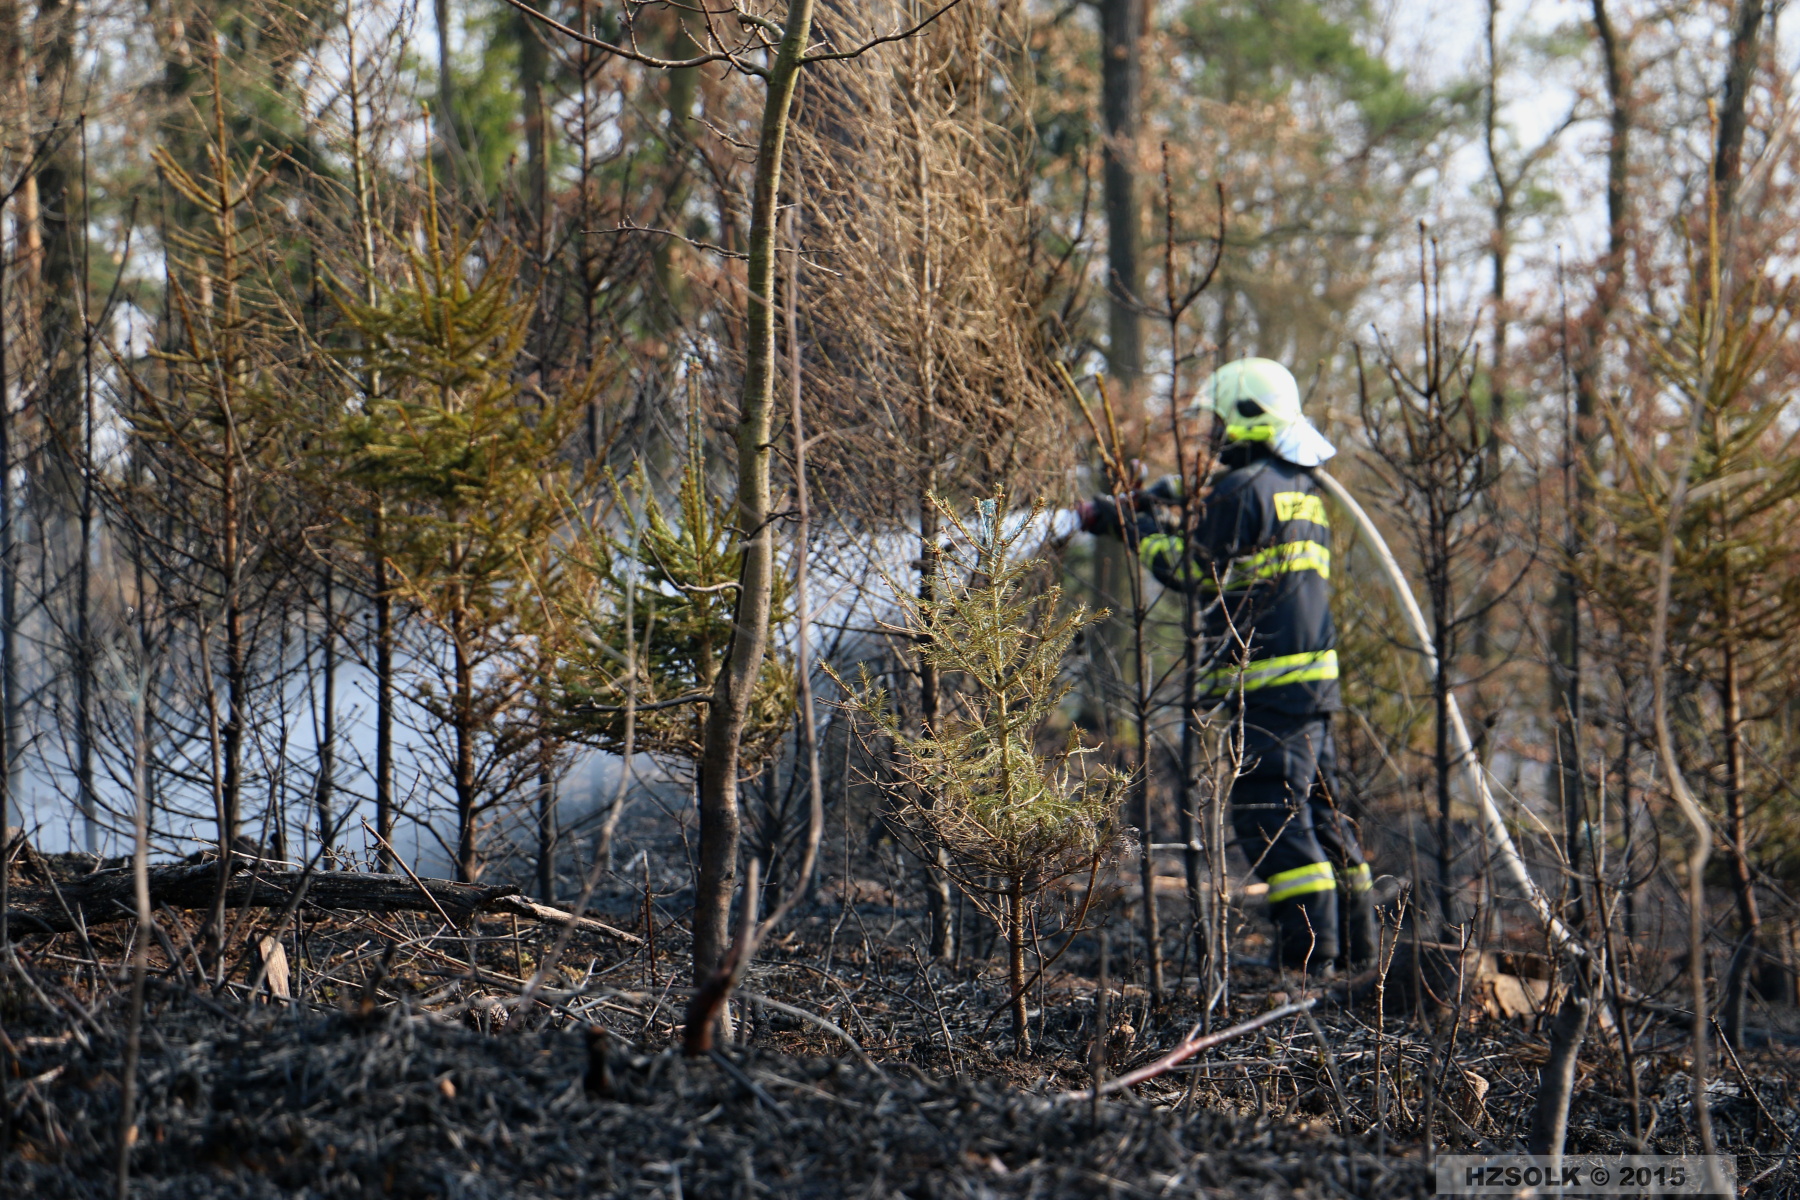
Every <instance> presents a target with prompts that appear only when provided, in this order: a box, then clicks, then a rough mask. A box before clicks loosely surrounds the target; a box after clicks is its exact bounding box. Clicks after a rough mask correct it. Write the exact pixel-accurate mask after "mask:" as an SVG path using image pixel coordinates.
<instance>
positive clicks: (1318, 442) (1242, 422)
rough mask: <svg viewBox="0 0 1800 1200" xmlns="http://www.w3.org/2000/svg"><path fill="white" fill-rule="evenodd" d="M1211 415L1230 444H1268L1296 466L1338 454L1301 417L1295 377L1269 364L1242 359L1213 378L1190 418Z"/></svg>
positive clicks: (1197, 395)
mask: <svg viewBox="0 0 1800 1200" xmlns="http://www.w3.org/2000/svg"><path fill="white" fill-rule="evenodd" d="M1209 409H1210V410H1211V411H1212V412H1213V413H1215V414H1217V415H1218V417H1219V418H1220V419H1221V420H1223V421H1224V422H1225V440H1226V441H1228V442H1268V443H1269V448H1270V449H1271V450H1273V451H1274V452H1275V453H1276V454H1278V455H1279V456H1281V457H1282V458H1285V459H1286V460H1287V461H1289V462H1291V463H1293V464H1294V465H1296V466H1301V467H1316V466H1318V465H1319V464H1320V463H1322V462H1324V461H1325V460H1326V459H1328V458H1330V457H1331V456H1332V455H1334V454H1336V453H1337V448H1336V447H1334V446H1333V445H1332V444H1331V443H1330V442H1328V441H1326V440H1325V435H1323V434H1321V433H1320V432H1319V431H1318V430H1317V429H1314V428H1313V425H1312V422H1310V421H1308V420H1307V419H1306V416H1305V414H1303V413H1302V412H1301V411H1300V385H1299V384H1298V383H1296V382H1294V376H1293V373H1292V372H1290V371H1289V370H1288V369H1287V368H1286V367H1284V366H1282V365H1281V364H1280V363H1278V362H1276V361H1274V360H1273V359H1268V358H1240V359H1238V360H1236V361H1235V362H1228V363H1226V364H1225V365H1224V366H1222V367H1220V368H1219V369H1218V370H1217V371H1215V372H1213V374H1212V376H1211V377H1210V378H1209V379H1207V381H1206V382H1205V383H1203V384H1201V385H1200V390H1199V391H1198V392H1196V393H1195V395H1194V399H1193V402H1192V403H1191V404H1189V405H1188V409H1187V415H1188V416H1190V417H1191V416H1198V415H1199V414H1200V413H1201V412H1202V411H1205V410H1209Z"/></svg>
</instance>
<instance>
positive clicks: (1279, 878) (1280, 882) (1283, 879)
mask: <svg viewBox="0 0 1800 1200" xmlns="http://www.w3.org/2000/svg"><path fill="white" fill-rule="evenodd" d="M1336 889H1337V878H1336V876H1335V875H1334V874H1333V873H1332V869H1331V864H1330V863H1328V862H1321V863H1308V864H1306V865H1305V866H1304V867H1295V868H1294V869H1293V870H1291V871H1277V872H1276V873H1275V874H1273V875H1271V876H1269V903H1270V904H1279V903H1280V902H1281V901H1283V900H1292V899H1293V898H1294V897H1295V896H1309V895H1311V894H1312V893H1314V892H1330V891H1335V890H1336Z"/></svg>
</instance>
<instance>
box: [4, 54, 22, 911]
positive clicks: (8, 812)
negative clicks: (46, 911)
mask: <svg viewBox="0 0 1800 1200" xmlns="http://www.w3.org/2000/svg"><path fill="white" fill-rule="evenodd" d="M4 32H11V30H10V28H8V29H6V30H4ZM5 218H6V203H5V201H4V200H0V222H3V221H4V220H5ZM20 219H21V220H22V219H23V218H20ZM8 262H9V259H8V257H7V254H6V247H5V245H4V244H0V856H4V854H5V852H6V848H7V838H8V832H7V831H8V830H10V829H11V828H12V824H13V817H14V812H13V809H14V806H15V803H16V801H15V799H14V795H13V770H12V764H13V754H14V752H15V749H16V747H17V746H18V741H17V738H16V732H17V726H16V725H15V723H14V722H15V720H16V714H17V712H18V704H17V699H16V698H17V696H18V694H19V693H18V657H17V650H16V648H15V645H14V638H15V635H16V633H17V631H18V626H17V624H16V623H15V616H16V611H17V601H18V585H17V582H16V580H15V575H14V572H15V570H16V568H17V563H16V562H15V561H14V558H13V544H14V537H13V486H12V464H13V433H14V430H13V420H12V405H11V404H10V403H9V402H8V401H7V397H9V396H11V395H12V359H11V357H10V356H9V355H8V353H7V351H8V349H9V345H8V342H9V338H8V334H9V333H10V331H11V329H12V323H11V322H10V321H8V320H7V319H6V317H7V310H6V282H7V280H6V276H7V265H8ZM24 824H25V822H24V820H23V819H21V820H20V821H19V825H20V827H21V828H22V827H23V826H24ZM4 874H6V864H5V862H4V861H3V859H0V875H4ZM0 920H4V917H0ZM5 936H6V931H5V929H4V928H0V940H3V939H4V938H5Z"/></svg>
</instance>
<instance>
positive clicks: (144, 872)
mask: <svg viewBox="0 0 1800 1200" xmlns="http://www.w3.org/2000/svg"><path fill="white" fill-rule="evenodd" d="M143 650H144V647H143V646H142V645H141V644H140V645H139V646H138V651H139V661H138V662H137V663H135V664H133V666H134V667H135V669H136V670H137V680H136V683H135V685H134V690H133V693H132V696H131V798H132V839H131V843H132V851H131V877H132V893H133V896H134V898H135V899H136V901H137V930H136V932H135V934H134V935H133V937H132V941H131V1010H130V1012H129V1013H128V1014H127V1021H128V1024H127V1026H126V1033H125V1063H124V1066H123V1068H122V1069H121V1071H120V1076H121V1078H120V1081H119V1160H118V1173H117V1190H116V1193H115V1194H116V1195H117V1196H118V1200H130V1196H131V1148H132V1146H133V1145H134V1144H135V1143H136V1142H137V1135H138V1127H137V1069H138V1052H139V1048H140V1046H141V1044H142V1037H143V1025H144V977H145V976H146V975H147V974H149V967H150V937H151V931H152V925H151V921H152V919H153V918H152V917H151V912H150V734H149V730H148V727H147V722H146V720H145V714H144V709H145V706H146V704H147V703H148V699H149V697H148V691H149V684H150V671H149V669H148V664H147V663H145V662H143V661H142V654H143ZM0 841H4V839H3V838H0ZM4 869H5V868H4V865H3V864H0V870H4Z"/></svg>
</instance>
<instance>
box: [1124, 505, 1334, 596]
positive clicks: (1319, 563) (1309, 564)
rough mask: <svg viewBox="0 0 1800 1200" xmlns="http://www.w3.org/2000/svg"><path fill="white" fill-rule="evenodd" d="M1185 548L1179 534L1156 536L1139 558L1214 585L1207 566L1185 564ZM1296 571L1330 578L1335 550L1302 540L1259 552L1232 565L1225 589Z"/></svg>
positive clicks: (1142, 544)
mask: <svg viewBox="0 0 1800 1200" xmlns="http://www.w3.org/2000/svg"><path fill="white" fill-rule="evenodd" d="M1311 498H1312V497H1309V499H1311ZM1185 549H1186V547H1185V545H1184V543H1183V540H1182V537H1181V535H1180V534H1178V533H1152V534H1150V535H1148V536H1147V537H1145V538H1144V539H1143V540H1142V541H1140V542H1139V543H1138V555H1139V557H1140V558H1142V559H1143V561H1144V562H1145V563H1146V564H1147V565H1148V566H1150V567H1151V569H1153V570H1154V569H1155V567H1156V565H1157V561H1158V560H1159V559H1161V560H1165V566H1166V568H1167V570H1168V573H1169V574H1171V575H1173V576H1175V577H1176V578H1177V579H1183V580H1193V579H1198V580H1202V581H1203V582H1204V583H1207V584H1210V583H1211V580H1210V579H1209V578H1208V576H1207V569H1206V567H1205V565H1204V564H1202V563H1199V562H1194V561H1191V560H1190V561H1188V562H1182V561H1181V560H1182V558H1183V557H1184V553H1183V551H1184V550H1185ZM1292 571H1317V572H1318V573H1319V574H1320V575H1321V576H1322V577H1324V578H1326V579H1330V578H1331V547H1329V546H1326V545H1324V544H1322V543H1319V542H1314V541H1299V542H1282V543H1280V544H1279V545H1275V546H1270V547H1269V548H1268V549H1267V550H1259V551H1257V552H1256V553H1255V554H1251V555H1247V556H1246V557H1244V558H1240V559H1238V560H1237V561H1236V562H1233V563H1232V564H1231V569H1230V570H1228V571H1226V572H1225V590H1226V591H1233V590H1235V589H1238V588H1243V587H1248V586H1249V585H1250V584H1252V583H1255V582H1257V581H1258V580H1263V579H1273V578H1275V577H1276V576H1277V575H1286V574H1288V573H1289V572H1292Z"/></svg>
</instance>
